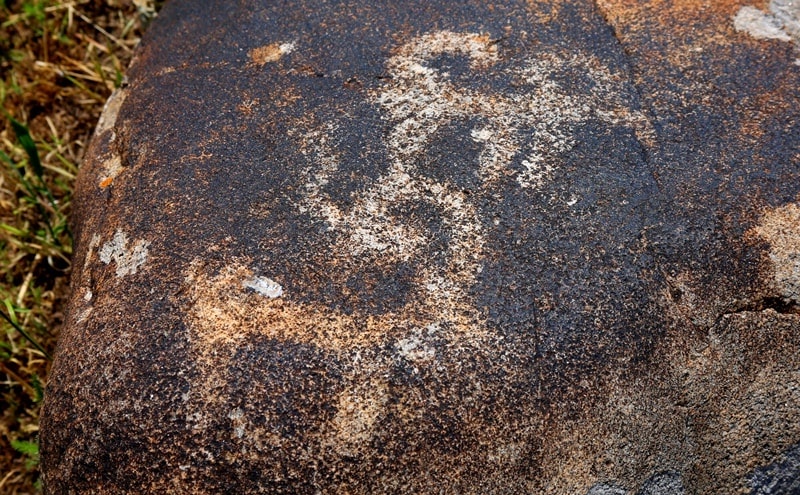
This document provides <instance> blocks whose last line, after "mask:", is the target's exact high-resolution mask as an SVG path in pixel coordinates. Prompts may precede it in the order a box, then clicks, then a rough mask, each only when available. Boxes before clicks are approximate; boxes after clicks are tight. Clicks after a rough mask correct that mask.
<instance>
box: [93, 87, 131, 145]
mask: <svg viewBox="0 0 800 495" xmlns="http://www.w3.org/2000/svg"><path fill="white" fill-rule="evenodd" d="M127 96H128V92H127V90H126V89H125V88H119V89H117V90H115V91H114V92H113V93H111V96H110V97H109V98H108V100H107V101H106V104H105V106H104V107H103V113H101V114H100V120H98V121H97V128H96V129H95V134H97V135H98V136H99V135H100V134H103V133H104V132H106V131H109V130H112V129H113V128H114V125H116V123H117V117H118V116H119V110H120V108H122V104H123V103H124V102H125V98H126V97H127Z"/></svg>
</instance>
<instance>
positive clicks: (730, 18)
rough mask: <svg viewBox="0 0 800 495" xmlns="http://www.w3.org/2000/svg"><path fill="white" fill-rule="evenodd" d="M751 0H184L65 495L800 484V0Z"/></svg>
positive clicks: (68, 340)
mask: <svg viewBox="0 0 800 495" xmlns="http://www.w3.org/2000/svg"><path fill="white" fill-rule="evenodd" d="M750 1H752V0H743V1H735V0H734V1H724V2H699V1H693V0H675V1H672V2H662V1H655V0H654V1H650V2H628V1H624V0H598V1H597V2H589V1H577V2H576V1H565V0H564V1H558V0H556V1H535V0H534V1H521V0H520V1H516V0H500V1H496V2H491V3H484V2H475V1H470V2H422V1H416V0H411V1H408V2H384V1H365V0H350V1H347V2H308V1H303V0H298V1H294V2H267V1H261V0H243V1H240V2H235V3H234V2H223V1H221V0H212V1H206V2H191V1H186V0H172V1H171V2H169V3H168V4H167V5H166V6H165V7H164V9H163V11H162V12H161V14H160V15H159V18H158V19H157V20H156V22H154V24H153V25H152V27H151V29H150V31H149V32H148V33H147V35H146V36H145V39H144V40H143V41H142V44H141V46H140V47H139V49H138V51H137V54H136V57H135V59H134V61H133V63H132V66H131V68H130V70H129V75H128V79H127V82H126V84H124V85H123V86H122V87H121V88H120V89H118V90H117V91H116V92H115V93H114V95H113V96H112V98H111V99H110V100H109V102H108V104H107V106H106V109H105V112H104V114H103V117H102V119H101V121H100V123H99V124H98V127H97V131H96V134H95V136H94V138H93V140H92V144H91V148H90V151H89V153H88V156H87V158H86V160H85V164H84V166H83V168H82V170H81V174H80V177H79V181H78V186H77V192H76V207H75V216H74V224H75V225H74V228H75V233H76V254H75V258H74V269H73V273H72V282H71V286H72V296H71V303H70V307H69V312H68V315H67V323H66V325H65V328H64V330H63V333H62V335H61V340H60V343H59V348H58V351H57V355H56V360H55V363H54V366H53V372H52V377H51V379H50V382H49V384H48V387H47V394H46V399H45V406H44V415H43V419H42V425H41V427H42V431H41V462H42V473H43V479H44V486H45V491H46V492H47V493H51V494H77V493H104V494H115V493H159V494H168V493H176V494H178V493H237V494H246V493H293V494H306V493H307V494H316V493H343V494H344V493H351V494H359V493H361V494H373V493H374V494H377V493H448V494H450V493H465V494H468V493H476V494H478V493H479V494H501V493H503V494H522V493H531V494H592V495H601V494H614V495H617V494H641V495H677V494H684V493H686V494H732V493H750V494H766V493H773V494H774V493H782V494H794V493H798V490H800V481H798V480H799V479H800V62H799V61H798V57H799V56H800V54H799V53H798V47H797V42H798V40H800V27H798V26H800V24H799V23H800V13H799V11H798V8H797V7H796V6H795V4H792V3H791V2H789V1H788V0H782V1H779V0H773V1H772V2H770V3H769V4H765V2H758V3H754V4H750V3H748V2H750Z"/></svg>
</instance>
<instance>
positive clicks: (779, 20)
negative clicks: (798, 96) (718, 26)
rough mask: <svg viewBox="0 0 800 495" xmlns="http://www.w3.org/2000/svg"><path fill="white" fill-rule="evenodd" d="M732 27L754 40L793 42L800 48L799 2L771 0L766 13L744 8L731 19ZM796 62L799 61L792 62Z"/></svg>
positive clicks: (753, 8)
mask: <svg viewBox="0 0 800 495" xmlns="http://www.w3.org/2000/svg"><path fill="white" fill-rule="evenodd" d="M733 27H734V29H736V30H737V31H741V32H746V33H747V34H749V35H750V36H752V37H753V38H756V39H760V40H770V39H771V40H779V41H784V42H793V43H794V44H795V47H800V2H797V1H796V0H771V1H770V2H769V11H768V12H765V11H763V10H760V9H757V8H755V7H752V6H750V5H747V6H744V7H742V8H741V9H739V11H738V12H737V13H736V15H735V16H734V17H733ZM798 62H800V59H796V60H795V61H794V63H795V64H797V63H798Z"/></svg>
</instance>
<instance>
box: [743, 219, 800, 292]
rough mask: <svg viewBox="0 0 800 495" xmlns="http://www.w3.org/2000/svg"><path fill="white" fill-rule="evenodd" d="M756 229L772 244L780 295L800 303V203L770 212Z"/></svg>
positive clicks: (772, 260)
mask: <svg viewBox="0 0 800 495" xmlns="http://www.w3.org/2000/svg"><path fill="white" fill-rule="evenodd" d="M754 232H755V233H756V234H758V235H759V236H760V237H761V238H763V239H764V240H766V241H767V242H768V243H769V245H770V250H769V253H768V256H769V260H770V262H771V265H772V280H773V285H774V286H775V288H776V289H777V290H778V292H779V294H780V296H781V297H783V298H784V299H786V300H789V301H792V302H793V303H795V304H800V205H799V204H797V203H790V204H787V205H785V206H782V207H779V208H775V209H772V210H769V211H767V212H766V213H765V214H764V216H763V218H762V219H761V223H760V225H758V226H757V227H756V228H755V229H754Z"/></svg>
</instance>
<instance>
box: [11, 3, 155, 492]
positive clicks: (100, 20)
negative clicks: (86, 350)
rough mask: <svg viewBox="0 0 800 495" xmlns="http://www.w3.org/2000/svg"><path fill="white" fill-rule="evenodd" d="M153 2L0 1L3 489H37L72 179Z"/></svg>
mask: <svg viewBox="0 0 800 495" xmlns="http://www.w3.org/2000/svg"><path fill="white" fill-rule="evenodd" d="M156 3H157V2H155V1H154V0H133V1H130V0H116V1H115V0H106V1H94V0H92V1H90V0H73V1H70V2H66V1H54V0H10V1H9V0H0V103H2V113H1V114H0V282H1V283H0V311H2V313H3V314H2V318H3V319H0V474H1V475H0V493H9V494H28V493H39V492H40V491H41V486H40V484H39V481H38V469H37V467H38V446H37V433H38V421H39V406H40V403H41V400H42V397H43V393H44V392H43V389H44V383H45V382H46V377H47V372H48V367H49V361H48V359H47V356H48V355H49V353H51V352H52V350H53V348H54V347H55V340H56V337H57V335H58V330H59V326H60V324H61V321H62V319H63V304H64V300H65V296H66V289H67V275H68V273H69V267H70V255H71V252H72V244H71V241H72V239H71V234H70V231H69V226H68V218H69V212H70V204H71V197H72V185H73V181H74V179H75V176H76V174H77V172H78V166H79V164H80V161H81V159H82V157H83V153H84V150H85V148H86V145H87V144H88V142H89V138H90V136H91V134H92V131H93V128H94V125H95V123H96V121H97V118H98V116H99V114H100V111H101V110H102V107H103V104H104V103H105V100H106V98H107V97H108V95H109V94H110V93H111V91H112V90H113V89H114V88H115V87H117V86H119V85H120V84H121V82H122V72H123V69H124V67H126V66H127V64H128V62H129V61H130V58H131V55H132V51H133V47H135V46H136V43H137V42H138V39H139V37H140V35H141V33H142V30H143V28H144V23H145V22H146V21H148V20H149V19H150V18H152V16H153V15H155V10H156V8H157V5H156Z"/></svg>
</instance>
